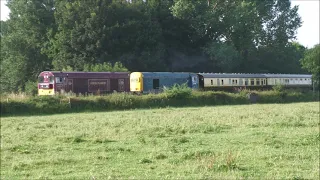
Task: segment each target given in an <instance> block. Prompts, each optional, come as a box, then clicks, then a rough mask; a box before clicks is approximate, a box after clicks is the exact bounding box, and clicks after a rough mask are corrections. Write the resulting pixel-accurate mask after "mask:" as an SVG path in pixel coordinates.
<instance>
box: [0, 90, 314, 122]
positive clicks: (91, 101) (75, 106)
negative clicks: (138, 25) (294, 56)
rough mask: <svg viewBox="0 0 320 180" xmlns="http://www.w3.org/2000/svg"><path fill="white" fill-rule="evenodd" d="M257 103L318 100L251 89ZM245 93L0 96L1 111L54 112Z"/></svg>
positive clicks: (236, 98)
mask: <svg viewBox="0 0 320 180" xmlns="http://www.w3.org/2000/svg"><path fill="white" fill-rule="evenodd" d="M255 93H256V94H257V95H258V97H259V98H258V101H257V103H286V102H309V101H316V100H319V97H315V96H314V94H313V93H302V92H295V91H292V92H291V91H288V92H287V91H283V92H278V91H267V92H255ZM249 103H250V100H249V99H248V97H247V93H238V94H233V93H227V92H201V91H192V90H191V89H189V88H187V87H185V86H175V87H174V88H171V89H166V90H165V92H164V93H159V94H148V95H142V96H136V95H131V94H128V93H114V94H108V95H105V96H83V95H78V96H75V95H60V96H53V97H51V96H36V97H28V98H25V99H23V98H17V99H15V98H9V97H8V98H3V99H2V101H1V103H0V105H1V115H3V116H7V115H18V114H55V113H68V112H84V111H112V110H125V109H139V108H163V107H167V106H172V107H185V106H196V107H197V106H212V105H232V104H233V105H235V104H249Z"/></svg>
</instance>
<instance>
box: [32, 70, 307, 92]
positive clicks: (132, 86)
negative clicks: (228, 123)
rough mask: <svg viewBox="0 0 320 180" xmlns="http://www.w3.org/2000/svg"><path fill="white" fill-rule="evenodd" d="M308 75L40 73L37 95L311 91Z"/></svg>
mask: <svg viewBox="0 0 320 180" xmlns="http://www.w3.org/2000/svg"><path fill="white" fill-rule="evenodd" d="M312 83H313V82H312V75H311V74H249V73H193V72H62V71H43V72H41V73H40V74H39V76H38V95H55V94H63V93H69V92H72V93H75V94H106V93H114V92H128V93H134V94H147V93H159V92H162V91H163V89H164V88H170V87H172V86H174V85H175V84H177V85H183V84H185V85H187V87H189V88H191V89H194V90H204V91H206V90H210V91H214V90H222V91H223V90H226V91H227V90H232V89H236V88H240V89H268V88H272V87H273V86H276V85H283V86H284V87H286V88H312Z"/></svg>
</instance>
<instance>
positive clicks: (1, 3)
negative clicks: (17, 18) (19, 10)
mask: <svg viewBox="0 0 320 180" xmlns="http://www.w3.org/2000/svg"><path fill="white" fill-rule="evenodd" d="M6 4H7V1H5V0H0V7H1V9H0V10H1V14H0V20H1V21H5V20H7V19H8V18H9V12H10V10H9V8H8V7H7V6H6Z"/></svg>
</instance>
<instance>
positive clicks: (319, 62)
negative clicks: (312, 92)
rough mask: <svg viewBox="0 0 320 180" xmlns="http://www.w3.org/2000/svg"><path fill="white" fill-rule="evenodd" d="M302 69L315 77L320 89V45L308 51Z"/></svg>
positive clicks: (302, 61) (302, 60)
mask: <svg viewBox="0 0 320 180" xmlns="http://www.w3.org/2000/svg"><path fill="white" fill-rule="evenodd" d="M301 64H302V67H303V68H304V69H306V70H308V71H309V72H310V73H312V75H313V81H315V83H316V84H317V86H318V88H319V84H320V81H319V78H320V44H317V45H315V46H314V47H313V48H311V49H308V50H307V51H306V54H305V57H304V58H303V59H301Z"/></svg>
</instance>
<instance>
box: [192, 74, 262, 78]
mask: <svg viewBox="0 0 320 180" xmlns="http://www.w3.org/2000/svg"><path fill="white" fill-rule="evenodd" d="M198 74H199V75H201V76H203V77H204V78H265V76H264V75H263V74H241V73H238V74H237V73H235V74H233V73H198Z"/></svg>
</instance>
